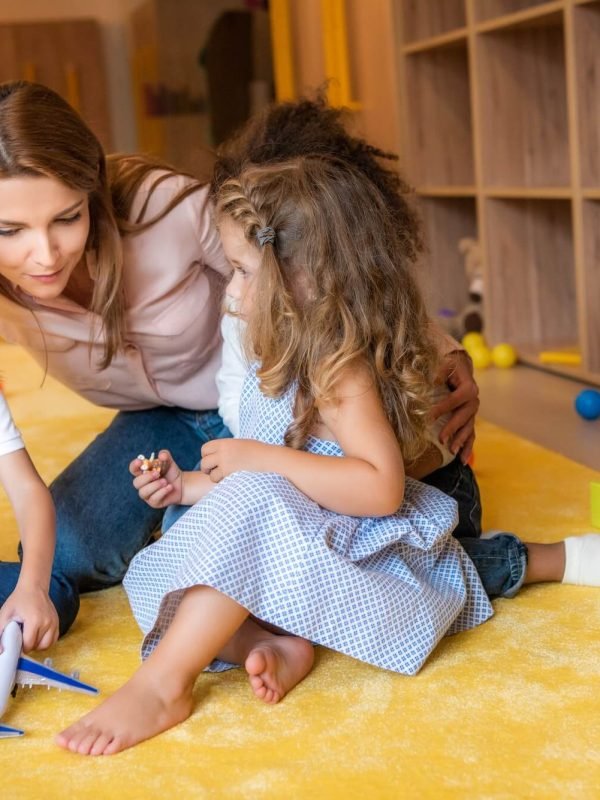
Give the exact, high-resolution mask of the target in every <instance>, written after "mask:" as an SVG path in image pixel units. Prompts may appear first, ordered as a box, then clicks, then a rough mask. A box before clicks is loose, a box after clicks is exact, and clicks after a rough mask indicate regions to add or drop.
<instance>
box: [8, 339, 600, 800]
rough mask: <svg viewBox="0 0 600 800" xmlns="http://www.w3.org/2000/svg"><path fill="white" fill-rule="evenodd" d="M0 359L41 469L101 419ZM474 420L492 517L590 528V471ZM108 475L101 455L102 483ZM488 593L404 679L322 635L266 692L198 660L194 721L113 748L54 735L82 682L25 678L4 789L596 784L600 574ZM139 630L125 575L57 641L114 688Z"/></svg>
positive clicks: (567, 793) (445, 788)
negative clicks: (42, 685) (305, 663)
mask: <svg viewBox="0 0 600 800" xmlns="http://www.w3.org/2000/svg"><path fill="white" fill-rule="evenodd" d="M0 371H1V372H2V374H3V375H4V380H5V387H6V393H7V396H8V399H9V402H10V404H11V407H12V409H13V413H14V416H15V418H16V420H17V422H18V424H19V425H20V427H21V429H22V431H23V434H24V436H25V438H26V441H27V443H28V446H29V449H30V452H31V454H32V456H33V458H34V460H35V461H36V463H37V465H38V467H39V469H40V472H41V473H42V475H43V477H44V478H45V479H46V480H50V479H52V478H53V477H54V475H56V474H57V472H58V471H59V470H60V469H61V468H62V467H63V466H65V465H66V464H67V463H68V461H69V460H70V459H71V458H72V457H73V456H74V455H76V454H77V453H78V452H79V451H80V450H81V448H82V447H83V446H84V445H85V444H86V443H87V442H88V441H89V440H90V439H91V438H92V437H93V436H94V435H95V434H96V433H97V432H98V431H100V430H101V429H102V428H103V427H104V426H105V425H106V423H107V422H108V420H109V419H110V416H111V415H110V412H107V411H103V410H99V409H97V408H94V407H92V406H91V405H89V404H88V403H86V402H85V401H83V400H81V399H79V398H77V397H75V396H74V395H72V394H71V393H69V392H68V391H67V390H65V389H64V388H63V387H61V386H59V385H58V384H56V383H55V382H54V381H52V380H50V379H47V380H46V383H45V385H44V387H43V389H42V390H41V391H40V389H39V384H40V375H41V373H40V371H39V369H38V368H37V367H36V366H35V365H34V364H33V363H32V362H31V361H30V359H29V358H28V357H27V356H25V355H23V353H22V352H21V351H19V350H17V349H16V348H11V347H9V346H6V345H1V346H0ZM478 434H479V435H478V440H477V446H476V451H477V452H476V465H475V466H476V471H477V474H478V477H479V480H480V483H481V487H482V491H483V497H484V508H485V526H486V527H488V528H504V529H506V530H514V531H516V532H519V533H521V534H522V535H524V536H525V538H527V537H530V538H531V540H533V541H540V542H542V541H553V540H557V539H559V538H561V537H562V536H563V535H564V534H565V533H567V534H572V533H581V532H583V531H586V530H589V529H590V519H589V516H590V513H589V501H588V486H589V481H590V480H591V479H592V478H596V479H597V477H598V476H597V475H595V474H594V473H593V472H592V471H591V470H589V469H586V468H584V467H582V466H579V465H577V464H575V463H573V462H571V461H569V460H567V459H565V458H563V457H561V456H558V455H556V454H554V453H551V452H549V451H547V450H544V449H542V448H540V447H538V446H535V445H533V444H530V443H529V442H526V441H524V440H522V439H519V438H517V437H515V436H512V435H511V434H509V433H507V432H505V431H503V430H501V429H499V428H496V427H494V426H492V425H490V424H487V423H485V422H481V423H480V425H479V431H478ZM165 444H167V443H165ZM134 455H135V453H132V456H134ZM114 479H115V478H114V476H112V475H111V476H109V474H108V473H107V474H106V476H104V475H103V474H102V469H101V465H100V468H99V470H98V480H97V491H98V492H102V491H110V483H111V481H112V480H114ZM122 479H123V480H128V476H127V475H123V476H122ZM0 514H1V519H2V525H3V528H2V537H1V542H0V559H12V558H13V556H14V552H15V548H16V544H17V536H16V529H15V524H14V521H13V520H12V517H11V514H10V509H9V507H8V503H7V502H6V499H5V498H4V497H2V498H1V502H0ZM494 606H495V610H496V615H495V616H494V617H493V618H492V619H491V620H490V621H489V622H488V623H486V624H485V625H483V626H481V627H479V628H477V629H476V630H474V631H470V632H467V633H462V634H460V635H458V636H454V637H451V638H448V639H445V640H444V641H443V642H442V644H441V645H440V647H439V648H438V650H437V651H436V653H435V654H434V656H433V657H432V658H431V660H430V661H429V662H428V663H427V664H426V666H425V668H424V669H423V670H422V672H421V673H420V674H419V675H418V676H417V677H414V678H407V677H402V676H398V675H395V674H392V673H388V672H384V671H383V670H378V669H375V668H372V667H369V666H365V665H363V664H361V663H358V662H356V661H353V660H352V659H350V658H346V657H344V656H340V655H337V654H333V653H330V652H324V651H321V650H319V651H318V653H317V661H316V666H315V669H314V671H313V672H312V674H311V675H310V676H309V677H308V678H307V679H306V680H305V681H304V682H303V683H302V684H301V685H300V686H299V687H298V688H297V689H296V690H295V691H294V692H292V694H291V695H290V696H289V697H288V698H286V699H285V700H284V702H282V703H281V704H280V705H278V706H272V707H269V706H265V705H263V704H261V703H260V701H258V700H256V699H255V698H254V696H253V695H252V694H251V692H250V690H249V688H248V686H247V683H246V679H245V678H244V674H243V673H242V672H241V671H231V672H229V673H226V674H224V675H211V676H208V675H203V676H201V677H200V679H199V680H198V683H197V689H196V694H197V700H198V705H197V708H196V710H195V712H194V714H193V716H192V717H191V719H189V720H188V721H187V722H185V723H184V724H182V725H180V726H179V727H177V728H176V729H174V730H172V731H170V732H168V733H166V734H163V735H162V736H159V737H158V738H156V739H153V740H151V741H149V742H145V743H144V744H142V745H140V746H138V747H137V748H134V749H133V750H129V751H127V752H125V753H122V754H120V755H117V756H111V757H102V758H95V759H94V758H84V757H81V756H75V755H72V754H69V753H66V752H63V751H62V750H60V749H59V748H58V747H56V746H55V745H54V744H53V735H54V734H55V732H57V731H58V730H60V729H61V728H63V727H64V726H66V725H67V724H69V723H70V722H71V721H73V720H74V719H76V718H77V717H78V716H80V715H81V714H83V713H84V712H86V711H88V710H89V709H91V708H92V707H93V706H94V705H95V704H96V702H97V701H96V700H95V699H94V698H88V697H85V696H83V695H77V694H73V693H70V692H63V693H60V694H59V693H58V692H56V691H46V690H44V689H39V688H38V689H32V690H27V689H25V690H22V691H20V692H19V694H18V695H17V697H16V698H15V699H14V700H13V701H11V705H10V709H9V711H8V713H7V715H6V716H5V719H4V721H5V722H6V724H9V725H14V726H19V727H22V728H24V729H25V730H26V731H27V735H26V736H25V737H23V738H21V739H12V740H11V739H9V740H0V775H1V777H0V796H1V797H2V799H3V800H17V799H20V798H27V799H28V800H29V798H35V800H38V798H39V799H40V800H41V799H42V798H44V800H46V799H48V800H54V798H56V799H57V800H58V798H61V800H62V798H66V797H74V798H78V800H86V798H94V800H96V798H101V799H103V798H117V799H118V800H120V799H121V798H124V799H129V798H140V799H141V798H145V799H146V798H159V797H161V798H162V797H165V798H171V797H175V798H178V800H186V799H187V798H199V799H202V798H211V800H212V798H227V800H229V799H230V798H252V800H255V799H257V798H261V799H262V798H269V800H271V799H272V798H286V800H287V799H288V798H327V799H328V800H329V798H394V800H395V799H396V798H461V799H462V798H498V799H500V798H561V799H564V798H577V799H578V800H582V799H583V800H588V798H589V799H590V800H592V798H599V797H600V699H599V698H600V680H599V679H600V590H594V589H587V588H575V587H563V586H556V585H553V586H538V587H534V588H531V589H527V590H524V591H523V592H522V593H521V594H520V595H519V596H518V598H517V599H515V600H512V601H509V600H501V601H496V602H495V603H494ZM140 639H141V636H140V633H139V631H138V629H137V626H136V625H135V623H134V621H133V619H132V617H131V615H130V613H129V608H128V604H127V601H126V598H125V596H124V594H123V592H122V590H121V588H120V587H119V588H115V589H111V590H109V591H106V592H102V593H97V594H94V595H86V596H85V597H84V599H83V602H82V609H81V614H80V616H79V618H78V620H77V622H76V624H75V626H74V627H73V629H72V631H71V632H70V633H69V634H68V636H67V637H66V638H65V639H64V640H62V641H61V642H59V644H57V645H56V646H55V647H54V648H53V650H52V653H51V655H52V656H53V658H54V663H55V666H56V667H57V668H58V669H64V670H71V669H73V668H77V669H79V670H80V671H81V677H82V679H83V680H87V681H89V682H91V683H94V684H95V685H97V686H98V687H100V688H101V690H102V693H103V694H104V695H108V694H109V693H111V692H112V691H114V690H115V689H116V688H117V687H118V686H119V685H121V684H122V683H123V682H124V681H125V680H126V678H127V677H128V676H129V675H130V674H131V673H132V672H133V670H134V669H135V668H136V666H137V664H138V646H139V644H140Z"/></svg>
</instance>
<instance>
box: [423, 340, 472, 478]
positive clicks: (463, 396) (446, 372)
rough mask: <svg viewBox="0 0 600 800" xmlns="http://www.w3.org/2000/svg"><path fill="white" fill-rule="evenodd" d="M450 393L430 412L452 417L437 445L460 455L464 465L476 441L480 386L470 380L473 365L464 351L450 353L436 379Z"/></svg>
mask: <svg viewBox="0 0 600 800" xmlns="http://www.w3.org/2000/svg"><path fill="white" fill-rule="evenodd" d="M439 378H440V382H442V383H446V384H447V386H448V387H449V388H450V393H449V394H448V395H447V396H446V397H444V399H443V400H441V401H440V402H439V403H437V405H436V406H435V407H434V409H433V418H434V419H437V418H438V417H441V416H443V415H444V414H451V416H450V419H449V420H448V422H447V423H446V424H445V425H444V427H443V428H442V430H441V431H440V442H441V443H442V444H444V445H446V446H447V447H448V448H449V449H450V451H451V452H452V453H454V454H455V455H456V453H458V452H460V459H461V461H462V462H463V464H466V463H467V461H468V460H469V456H470V455H471V451H472V450H473V443H474V441H475V416H476V414H477V411H478V410H479V387H478V386H477V384H476V383H475V379H474V378H473V364H472V362H471V359H470V358H469V356H468V355H467V353H465V352H464V351H463V350H456V351H454V352H452V353H450V354H449V355H448V356H447V357H446V359H445V360H444V364H443V366H442V371H441V374H440V376H439Z"/></svg>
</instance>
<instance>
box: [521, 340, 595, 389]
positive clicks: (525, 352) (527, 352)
mask: <svg viewBox="0 0 600 800" xmlns="http://www.w3.org/2000/svg"><path fill="white" fill-rule="evenodd" d="M575 349H576V346H575V345H573V344H571V345H570V346H568V345H565V344H564V343H563V344H562V346H556V344H554V345H548V346H543V347H541V346H539V345H538V346H536V345H519V346H517V351H518V353H519V361H521V362H522V363H523V364H527V366H529V367H535V368H536V369H541V370H544V371H545V372H551V373H553V374H555V375H562V376H563V377H565V378H571V379H572V380H577V381H583V382H584V383H591V384H595V385H596V386H598V385H600V373H598V372H590V371H589V370H587V369H586V368H585V367H584V366H583V365H577V366H574V365H571V364H544V363H542V362H541V361H540V352H541V351H543V350H553V351H554V350H565V351H569V350H571V351H573V350H575Z"/></svg>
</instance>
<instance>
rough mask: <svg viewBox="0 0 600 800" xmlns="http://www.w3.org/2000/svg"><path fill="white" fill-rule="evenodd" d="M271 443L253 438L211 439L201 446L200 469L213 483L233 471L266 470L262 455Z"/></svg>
mask: <svg viewBox="0 0 600 800" xmlns="http://www.w3.org/2000/svg"><path fill="white" fill-rule="evenodd" d="M272 447H273V445H268V444H264V443H263V442H256V441H254V440H253V439H213V440H212V441H211V442H207V443H206V444H205V445H203V447H202V461H201V462H200V469H201V470H202V472H204V473H206V474H207V475H208V477H209V478H210V479H211V481H212V482H213V483H219V481H222V480H223V478H226V477H227V476H228V475H231V474H232V473H234V472H240V471H241V470H248V471H249V472H266V471H268V470H267V469H265V464H264V456H265V454H266V451H267V450H268V449H270V448H272Z"/></svg>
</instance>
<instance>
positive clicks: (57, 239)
mask: <svg viewBox="0 0 600 800" xmlns="http://www.w3.org/2000/svg"><path fill="white" fill-rule="evenodd" d="M89 229H90V216H89V209H88V198H87V194H86V193H85V192H80V191H77V190H75V189H70V188H69V187H68V186H66V185H65V184H64V183H61V182H60V181H59V180H56V179H55V178H46V177H30V176H26V177H25V176H23V177H14V178H0V275H2V276H3V277H4V278H6V279H7V280H8V281H10V283H12V284H13V286H15V287H19V288H20V289H21V290H22V291H23V292H26V293H27V294H29V295H31V297H34V298H36V299H38V300H52V299H54V298H56V297H58V296H59V295H60V294H62V292H63V291H64V289H65V287H66V285H67V283H68V281H69V278H70V277H71V275H72V273H73V270H74V269H75V267H76V266H77V265H78V264H79V263H80V261H81V259H82V256H83V254H84V250H85V245H86V242H87V239H88V233H89Z"/></svg>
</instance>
